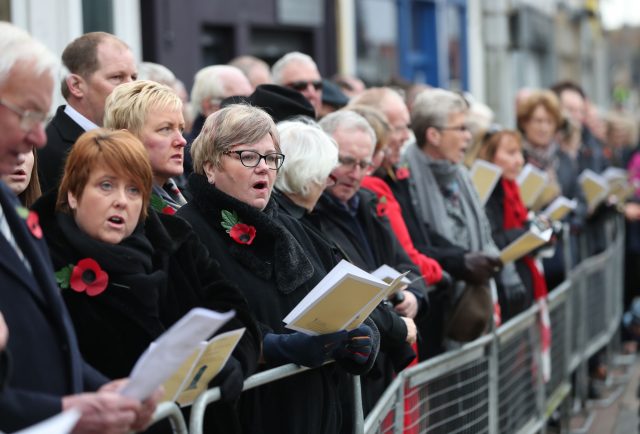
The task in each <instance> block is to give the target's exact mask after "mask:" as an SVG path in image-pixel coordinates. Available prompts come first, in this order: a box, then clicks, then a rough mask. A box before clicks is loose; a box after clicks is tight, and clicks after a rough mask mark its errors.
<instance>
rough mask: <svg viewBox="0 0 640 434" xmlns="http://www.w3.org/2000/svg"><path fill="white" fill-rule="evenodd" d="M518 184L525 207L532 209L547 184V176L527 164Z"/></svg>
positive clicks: (519, 176)
mask: <svg viewBox="0 0 640 434" xmlns="http://www.w3.org/2000/svg"><path fill="white" fill-rule="evenodd" d="M516 182H517V183H518V186H519V187H520V197H522V202H523V203H524V206H526V207H527V208H531V207H532V206H533V204H534V203H535V202H536V199H538V196H540V193H542V189H543V188H544V186H545V184H546V183H547V174H546V173H544V172H543V171H542V170H540V169H538V168H537V167H535V166H533V165H531V164H525V166H524V167H523V168H522V172H520V175H518V179H517V180H516Z"/></svg>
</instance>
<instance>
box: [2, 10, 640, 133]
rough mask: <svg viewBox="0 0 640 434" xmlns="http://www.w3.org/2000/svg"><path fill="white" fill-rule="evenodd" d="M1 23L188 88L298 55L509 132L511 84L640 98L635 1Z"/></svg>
mask: <svg viewBox="0 0 640 434" xmlns="http://www.w3.org/2000/svg"><path fill="white" fill-rule="evenodd" d="M0 19H2V20H7V21H11V22H13V23H15V24H17V25H18V26H20V27H23V28H25V29H27V30H28V31H29V32H31V33H32V34H33V35H34V36H36V37H37V38H39V39H40V40H42V41H43V42H44V43H45V44H46V45H48V46H49V48H51V49H52V50H54V52H56V53H61V52H62V50H63V48H64V47H65V46H66V44H67V43H69V42H70V41H71V40H72V39H73V38H75V37H77V36H78V35H80V34H82V33H85V32H89V31H95V30H103V31H107V32H110V33H114V34H116V35H117V36H119V37H120V38H122V39H123V40H125V41H126V42H127V43H128V44H129V45H130V46H131V48H132V50H133V51H134V53H135V54H136V56H137V58H138V60H140V61H143V60H144V61H152V62H157V63H161V64H163V65H165V66H167V67H168V68H169V69H171V70H172V71H174V72H175V73H176V76H177V77H178V78H179V79H181V80H182V81H183V82H184V83H185V84H186V86H187V88H188V89H190V86H191V83H192V81H193V75H194V73H195V72H196V71H197V70H198V69H200V68H201V67H203V66H206V65H210V64H218V63H226V62H228V61H229V60H231V59H232V58H234V57H235V56H237V55H241V54H251V55H254V56H257V57H260V58H262V59H264V60H266V61H267V62H268V63H269V64H272V63H273V62H274V61H275V60H276V59H278V58H279V57H280V56H282V55H283V54H284V53H286V52H289V51H293V50H298V51H302V52H305V53H308V54H310V55H311V56H312V57H313V58H314V59H315V60H316V62H317V64H318V67H319V68H320V72H321V74H322V75H323V76H325V77H331V76H332V75H334V74H335V73H343V74H355V75H357V76H359V77H361V78H362V79H363V80H364V81H365V82H366V83H367V84H368V85H377V84H389V83H392V82H403V81H404V82H409V83H425V84H428V85H431V86H438V87H444V88H449V89H452V90H462V91H467V92H469V93H470V94H471V95H473V97H474V98H475V99H476V100H478V101H482V102H484V103H486V104H488V105H489V106H490V107H492V108H493V109H494V110H495V113H496V120H497V121H498V122H501V123H503V124H505V125H513V124H514V98H515V95H516V92H517V91H518V89H521V88H540V87H548V86H550V85H551V84H553V83H554V82H556V81H558V80H562V79H572V80H574V81H576V82H578V83H579V84H581V85H582V86H583V87H584V89H585V91H586V93H587V95H588V96H589V97H590V99H591V100H592V101H593V102H594V103H595V104H596V105H597V106H598V107H599V108H601V109H603V110H610V109H616V108H617V109H626V110H628V111H631V112H632V113H633V111H634V109H635V108H636V106H637V104H638V101H639V98H638V82H639V81H640V77H639V75H640V8H639V7H638V2H637V1H636V0H0ZM54 107H55V105H54Z"/></svg>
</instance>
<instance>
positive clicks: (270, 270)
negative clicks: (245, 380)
mask: <svg viewBox="0 0 640 434" xmlns="http://www.w3.org/2000/svg"><path fill="white" fill-rule="evenodd" d="M189 187H190V190H191V193H192V194H193V199H192V200H191V201H190V202H189V203H188V204H187V205H185V206H183V207H182V208H180V210H179V211H178V213H177V214H178V215H179V216H180V217H183V218H184V219H186V220H187V221H189V222H190V223H191V224H192V225H193V227H194V229H195V231H196V232H198V233H199V234H200V235H201V237H202V241H203V243H204V244H205V245H206V246H207V248H208V249H209V252H210V253H211V255H212V256H213V257H215V258H216V259H217V260H218V261H219V262H220V264H221V269H222V271H223V273H224V274H225V275H226V276H227V277H228V278H229V279H232V280H233V281H234V282H236V283H237V284H238V286H239V287H240V289H241V290H242V292H243V293H244V295H245V297H246V299H247V301H248V303H249V307H250V309H251V312H252V313H253V315H254V316H255V317H256V319H257V320H258V321H259V323H260V326H261V328H262V330H263V333H264V334H266V333H269V332H273V333H289V332H290V331H289V330H288V329H285V327H284V323H283V322H282V319H283V318H284V317H285V316H286V315H287V314H288V313H289V312H290V311H291V310H292V309H293V308H294V307H295V306H296V305H297V304H298V303H299V302H300V301H301V300H302V299H303V298H304V297H305V296H306V295H307V293H308V292H309V291H310V290H311V289H313V287H314V286H315V285H316V284H317V283H318V282H319V281H320V280H321V279H322V278H323V277H324V270H325V269H326V267H327V266H329V264H331V263H333V262H334V260H335V259H334V258H333V257H332V255H331V254H330V253H329V254H328V255H327V254H324V253H323V252H324V250H320V251H319V250H317V249H316V248H315V246H314V244H313V243H312V242H311V240H310V239H309V237H308V235H307V233H306V232H305V230H304V229H303V228H302V227H301V225H300V224H299V223H298V222H297V221H296V220H295V219H292V218H289V217H287V216H285V215H279V214H278V210H277V206H276V204H275V203H274V202H273V201H271V202H269V204H268V205H267V207H266V208H265V209H264V210H263V211H259V210H257V209H256V208H254V207H251V206H249V205H247V204H245V203H243V202H240V201H238V200H236V199H234V198H232V197H230V196H228V195H226V194H224V193H222V192H221V191H219V190H217V189H216V188H215V187H214V186H212V185H210V184H208V182H207V179H206V178H205V177H203V176H201V175H197V174H192V175H191V176H190V177H189ZM222 210H226V211H229V212H236V213H237V215H238V217H239V220H240V221H241V222H242V223H244V224H247V225H251V226H253V227H255V229H256V235H255V239H254V240H253V242H252V244H251V245H247V244H240V243H237V242H236V241H234V239H232V238H231V236H230V235H229V234H228V233H226V230H225V229H224V228H223V227H222V226H221V221H222V216H221V212H222ZM323 255H324V256H323ZM264 367H265V368H272V367H273V366H270V365H266V366H264ZM346 378H347V377H346V375H344V374H343V373H341V371H340V370H339V369H338V368H337V367H336V366H335V364H330V365H325V366H323V367H321V368H317V369H313V370H309V371H306V372H304V373H302V374H297V375H294V376H292V377H289V378H286V379H283V380H280V381H277V382H275V383H273V384H270V385H266V386H262V387H259V388H256V389H253V390H251V391H249V392H245V393H243V395H242V398H241V405H240V412H241V420H242V423H243V431H244V432H245V433H251V434H271V433H282V434H297V433H310V434H329V433H331V434H334V433H339V432H349V431H350V426H349V424H350V421H349V422H347V421H343V417H342V409H341V396H340V393H341V391H342V390H343V389H344V388H345V383H344V382H345V379H346Z"/></svg>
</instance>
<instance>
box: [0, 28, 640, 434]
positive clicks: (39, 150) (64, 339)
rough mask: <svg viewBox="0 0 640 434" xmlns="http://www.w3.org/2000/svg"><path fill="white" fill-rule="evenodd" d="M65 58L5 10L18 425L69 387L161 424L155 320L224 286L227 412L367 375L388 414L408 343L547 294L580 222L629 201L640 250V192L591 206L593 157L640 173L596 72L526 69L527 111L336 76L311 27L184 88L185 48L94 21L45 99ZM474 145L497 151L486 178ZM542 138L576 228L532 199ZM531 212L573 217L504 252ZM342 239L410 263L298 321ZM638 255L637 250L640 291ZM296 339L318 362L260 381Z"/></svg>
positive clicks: (465, 335) (238, 416) (254, 423)
mask: <svg viewBox="0 0 640 434" xmlns="http://www.w3.org/2000/svg"><path fill="white" fill-rule="evenodd" d="M59 63H60V61H59V60H58V59H57V58H56V56H54V55H53V54H52V53H50V52H49V51H48V50H47V49H46V48H45V47H44V46H43V45H42V44H41V43H39V42H38V41H36V40H34V39H33V38H32V37H30V36H29V35H28V34H27V33H26V32H24V31H22V30H20V29H18V28H16V27H15V26H13V25H11V24H8V23H0V130H1V131H2V132H3V134H2V136H1V137H0V175H1V179H2V182H0V232H1V233H2V236H0V250H1V254H0V313H1V314H0V354H1V356H0V430H2V431H8V432H10V431H14V430H17V429H21V428H24V427H26V426H29V425H32V424H34V423H36V422H39V421H41V420H43V419H45V418H47V417H49V416H52V415H54V414H57V413H59V412H61V411H63V410H66V409H69V408H77V409H79V410H80V412H81V417H80V420H79V422H78V424H77V426H76V428H75V431H74V432H77V433H90V432H101V433H121V432H122V433H124V432H129V431H131V430H144V429H147V428H148V425H149V423H150V420H151V415H152V414H153V412H154V410H155V408H156V406H157V404H158V403H159V402H160V401H161V399H162V392H163V391H162V388H158V390H156V391H155V392H153V393H152V394H151V396H149V397H148V399H146V400H145V401H143V402H139V401H137V400H134V399H131V398H127V397H124V396H122V395H121V394H119V393H118V391H119V390H120V389H121V388H122V387H123V385H124V384H126V382H127V379H126V377H127V376H128V375H129V373H130V372H131V369H132V368H133V366H134V364H135V362H136V360H137V359H138V358H139V357H140V355H141V354H142V353H143V352H144V351H145V349H146V348H147V347H148V346H149V344H150V343H152V342H153V341H154V340H155V339H156V338H158V337H159V336H160V335H161V334H162V333H163V332H164V331H166V330H167V329H168V328H169V327H170V326H171V325H173V324H174V323H175V322H177V321H178V320H179V319H180V318H181V317H182V316H183V315H184V314H185V313H186V312H188V311H189V310H190V309H191V308H193V307H206V308H210V309H213V310H218V311H227V310H230V309H233V310H235V313H236V314H235V317H234V319H233V320H231V321H230V322H229V323H228V324H227V325H225V327H224V328H223V329H222V331H227V330H232V329H235V328H238V327H244V328H245V329H246V331H245V333H244V335H243V337H242V339H241V341H240V343H239V344H238V345H237V347H236V348H235V350H234V351H233V354H232V356H231V357H230V358H229V360H228V361H227V362H226V364H225V366H224V367H223V369H222V371H221V372H220V373H219V374H218V375H217V376H216V377H215V378H214V379H213V380H212V381H211V383H210V386H211V387H215V386H219V387H220V388H221V396H222V399H221V400H220V402H217V403H215V404H214V405H211V406H209V408H208V411H207V414H206V418H205V430H206V432H221V433H222V432H224V433H233V432H238V433H240V432H243V433H265V434H268V433H275V432H278V433H300V432H309V433H318V434H323V433H326V434H329V433H332V434H334V433H349V432H351V430H352V426H353V421H354V416H355V415H354V412H353V408H354V406H353V392H352V387H353V385H352V382H351V381H350V378H351V376H352V375H360V376H361V381H362V398H363V400H362V401H363V409H364V412H365V414H366V413H367V412H369V411H370V410H371V409H372V408H373V406H374V405H375V404H376V402H377V400H378V399H379V398H380V396H381V395H382V393H383V392H384V390H385V388H386V387H387V386H388V385H389V384H390V382H391V381H392V379H393V378H394V376H395V375H396V374H397V373H399V372H400V371H402V370H403V369H405V368H406V367H407V366H409V365H411V364H414V363H417V362H419V361H423V360H427V359H429V358H431V357H434V356H436V355H438V354H441V353H443V352H445V351H448V350H451V349H454V348H457V347H459V346H461V345H462V344H464V343H465V342H469V341H471V340H474V339H476V338H478V337H480V336H482V335H483V334H485V333H488V332H490V331H491V330H492V329H493V328H494V327H497V326H499V325H500V324H501V323H504V322H506V321H508V320H509V319H511V318H513V317H515V316H516V315H517V314H519V313H521V312H523V311H525V310H526V309H528V308H529V307H530V306H531V305H532V304H533V303H536V302H537V301H540V300H544V299H545V298H546V296H547V294H548V292H549V291H550V290H552V289H553V288H554V287H555V286H556V285H557V284H558V283H559V282H561V281H562V280H564V278H565V270H566V267H567V266H570V265H571V264H565V263H564V260H565V259H564V258H565V257H567V256H566V255H564V253H563V246H564V245H568V246H571V247H570V248H571V249H572V252H571V255H570V257H572V258H575V259H576V260H578V259H580V252H581V251H582V250H580V249H579V246H581V245H583V244H586V245H587V246H588V250H587V252H588V254H593V253H597V252H598V251H601V250H602V249H604V248H605V247H606V246H605V245H604V244H603V243H604V237H603V236H602V234H603V229H602V221H603V219H605V218H606V216H607V215H609V214H611V213H615V212H624V214H625V216H626V217H627V219H628V222H629V227H630V230H629V233H630V234H631V235H630V243H628V245H629V254H628V258H629V260H630V261H631V264H634V263H637V262H638V260H639V259H640V247H639V246H637V245H636V244H638V242H637V237H634V236H633V234H634V233H635V232H634V230H635V231H637V230H638V229H637V228H636V225H638V224H640V223H638V222H639V221H640V205H636V204H634V202H633V199H631V200H629V202H628V203H620V202H618V203H614V202H613V199H611V200H606V201H604V203H603V204H602V205H600V206H598V207H597V208H595V209H591V208H590V207H588V206H587V201H586V199H585V195H584V193H583V192H582V190H581V187H580V184H579V182H578V175H579V174H580V173H582V172H583V171H584V170H585V169H590V170H592V171H594V172H596V173H601V172H603V171H604V170H605V169H606V168H607V167H610V166H616V167H620V168H624V169H626V168H627V167H628V168H629V174H630V179H631V180H632V181H640V179H638V178H639V177H640V169H639V168H640V153H635V150H634V144H635V142H636V140H637V138H636V133H635V128H634V122H633V121H629V118H628V117H627V116H625V115H624V114H623V113H613V114H611V115H610V116H609V117H606V118H605V117H603V116H599V115H598V113H597V111H596V110H595V109H594V108H593V107H592V105H591V103H590V102H589V100H588V98H587V96H586V95H585V93H584V91H583V90H582V89H581V88H580V87H579V86H578V85H576V84H574V83H571V82H562V83H558V84H557V85H556V86H554V87H553V88H551V89H536V90H534V89H523V90H522V91H521V92H519V94H518V98H517V101H516V102H515V106H514V110H515V113H516V115H517V126H514V127H512V128H509V127H506V126H499V125H496V124H493V120H492V116H491V111H490V109H488V108H487V107H486V106H483V105H482V104H480V103H478V102H476V101H473V99H472V98H471V97H470V96H469V95H465V94H461V93H458V92H453V91H450V90H445V89H435V88H428V87H427V86H424V85H410V84H405V83H394V84H393V85H389V86H381V87H369V88H367V86H365V85H364V83H362V81H360V80H358V79H356V78H355V77H350V76H335V77H333V78H332V79H329V78H323V77H322V76H321V74H320V73H319V70H318V68H317V66H316V63H315V62H314V60H313V59H312V58H311V57H309V56H308V55H306V54H302V53H299V52H292V53H288V54H286V55H284V56H283V57H282V58H281V59H280V60H278V61H277V62H276V63H275V64H274V65H273V66H272V67H269V65H267V64H266V63H265V62H263V61H261V60H260V59H257V58H253V57H251V56H241V57H239V58H236V59H234V60H232V61H231V62H229V64H227V65H212V66H207V67H205V68H203V69H201V70H200V71H197V72H196V73H195V75H194V83H193V87H192V90H191V94H190V95H187V92H186V91H185V87H184V85H183V84H182V83H181V82H180V81H179V80H178V79H176V77H175V76H174V75H173V73H172V72H171V71H170V70H169V69H167V68H166V67H164V66H162V65H157V64H153V63H149V62H145V63H142V64H140V65H136V62H135V60H134V56H133V54H132V52H131V50H130V49H129V47H128V46H127V45H126V44H125V43H124V42H123V41H121V40H120V39H118V38H117V37H115V36H113V35H110V34H108V33H102V32H93V33H88V34H85V35H82V36H80V37H79V38H77V39H75V40H74V41H72V42H70V43H69V45H68V46H67V47H66V48H65V50H64V52H63V53H62V56H61V63H62V66H64V71H65V72H64V76H63V78H62V80H61V86H60V89H61V92H62V96H63V97H64V98H65V100H66V104H64V105H61V106H60V107H58V108H57V110H56V111H55V115H54V116H53V118H52V119H51V120H48V113H49V111H50V110H51V107H50V105H51V100H52V95H53V92H54V88H55V85H56V83H55V80H57V79H58V69H59ZM475 159H481V160H486V161H488V162H491V163H493V164H494V165H496V166H498V167H499V168H500V169H501V177H500V179H499V181H498V182H497V184H496V187H495V188H494V190H493V192H492V193H491V195H490V197H489V198H488V199H487V201H486V203H485V202H483V201H481V200H480V197H479V195H478V193H477V191H476V187H475V186H474V183H473V182H472V179H471V177H470V174H469V173H470V172H469V170H468V169H469V167H468V165H469V164H470V163H472V162H473V161H474V160H475ZM526 163H528V164H531V165H533V166H535V167H537V168H538V169H540V170H541V171H543V172H544V173H546V175H547V180H548V183H550V184H555V185H557V194H556V195H563V196H565V197H567V198H569V199H575V200H576V202H577V206H576V207H575V209H574V210H573V211H572V212H571V213H570V214H569V215H568V216H566V217H565V218H564V219H563V222H562V223H567V224H568V225H569V227H570V229H571V230H570V232H569V234H568V236H570V237H571V241H572V242H570V243H567V244H564V243H562V242H560V237H562V236H563V234H562V233H561V231H559V230H558V227H559V226H558V224H557V223H554V222H552V221H551V220H550V219H549V218H547V217H544V216H542V215H540V213H537V212H536V211H537V210H539V209H540V208H539V207H536V209H528V208H527V207H526V206H525V204H524V203H523V200H522V198H521V195H520V191H519V186H518V182H517V178H518V176H519V174H520V172H521V170H522V168H523V166H524V165H525V164H526ZM636 197H638V198H640V189H639V190H638V192H637V196H636ZM551 199H554V197H552V198H548V201H550V200H551ZM540 205H548V203H543V204H540ZM531 226H535V227H536V228H540V229H546V228H551V229H553V230H554V236H553V237H552V238H551V240H550V241H549V242H548V243H547V244H545V245H544V246H542V247H541V248H539V249H537V250H535V251H533V252H531V253H529V254H527V255H525V256H523V257H521V258H519V259H518V260H517V261H515V262H506V263H503V261H502V260H501V259H500V257H499V251H500V249H502V248H504V247H505V246H507V245H509V244H510V243H511V242H512V241H513V240H515V239H517V238H518V237H519V236H520V235H522V234H523V233H524V232H526V231H528V230H529V228H530V227H531ZM566 235H567V234H566V233H565V236H566ZM341 260H347V261H349V262H351V263H353V264H355V265H356V266H358V267H360V268H361V269H363V270H365V271H367V272H373V271H374V270H376V269H378V268H379V267H381V266H384V265H387V266H390V267H392V268H394V269H396V270H398V271H400V272H408V275H407V278H408V282H409V283H407V284H406V285H405V286H404V287H403V288H402V289H401V290H400V291H399V292H397V293H395V294H394V295H393V296H391V297H390V298H389V299H388V300H384V301H383V302H381V303H380V304H379V305H378V306H376V308H375V309H374V310H373V312H372V313H371V314H370V315H369V317H368V318H366V319H365V320H364V322H363V323H362V325H360V326H359V327H356V328H354V329H352V330H341V331H338V332H335V333H328V334H321V335H316V336H311V335H308V334H305V333H302V332H297V331H296V332H294V331H292V330H289V329H287V328H285V326H284V323H283V318H284V317H285V316H286V315H287V314H288V313H289V312H290V311H291V310H292V309H293V308H294V307H295V306H296V305H297V304H298V303H299V302H300V301H301V300H302V299H303V298H304V297H305V296H306V295H307V294H308V293H309V292H310V291H311V290H312V289H313V288H314V287H315V286H316V284H317V283H318V282H320V280H322V278H323V277H324V276H325V275H326V274H327V273H328V272H329V271H330V270H332V269H333V268H334V267H335V266H336V264H338V263H339V262H340V261H341ZM638 269H640V267H633V266H628V267H627V270H628V271H627V283H628V284H627V291H626V299H625V302H626V303H627V304H628V305H631V302H632V299H633V298H634V297H635V296H636V295H639V294H637V293H636V290H635V288H636V287H637V286H638V285H637V283H638V281H639V279H640V276H638V274H637V273H638ZM328 361H335V363H326V362H328ZM287 363H295V364H298V365H301V366H306V367H311V368H314V369H311V370H308V371H305V372H304V373H301V374H299V375H296V376H292V377H289V378H286V379H284V380H281V381H279V382H276V383H272V384H270V385H267V386H264V387H260V388H257V389H253V390H250V391H247V392H244V393H241V392H242V386H243V381H244V380H245V379H246V378H247V377H249V376H251V375H252V374H254V373H256V372H259V371H264V370H267V369H269V368H272V367H276V366H280V365H283V364H287ZM185 411H188V408H186V409H185ZM149 429H150V430H151V431H154V432H162V431H166V430H168V429H169V427H168V426H165V425H163V424H162V423H160V424H156V425H154V426H152V427H151V428H149Z"/></svg>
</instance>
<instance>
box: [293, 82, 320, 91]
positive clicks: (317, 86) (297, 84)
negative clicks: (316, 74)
mask: <svg viewBox="0 0 640 434" xmlns="http://www.w3.org/2000/svg"><path fill="white" fill-rule="evenodd" d="M309 85H311V86H313V88H314V89H315V90H320V89H322V80H311V81H306V80H297V81H292V82H290V83H287V87H290V88H291V89H293V90H297V91H298V92H302V91H303V90H305V89H307V88H308V87H309Z"/></svg>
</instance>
